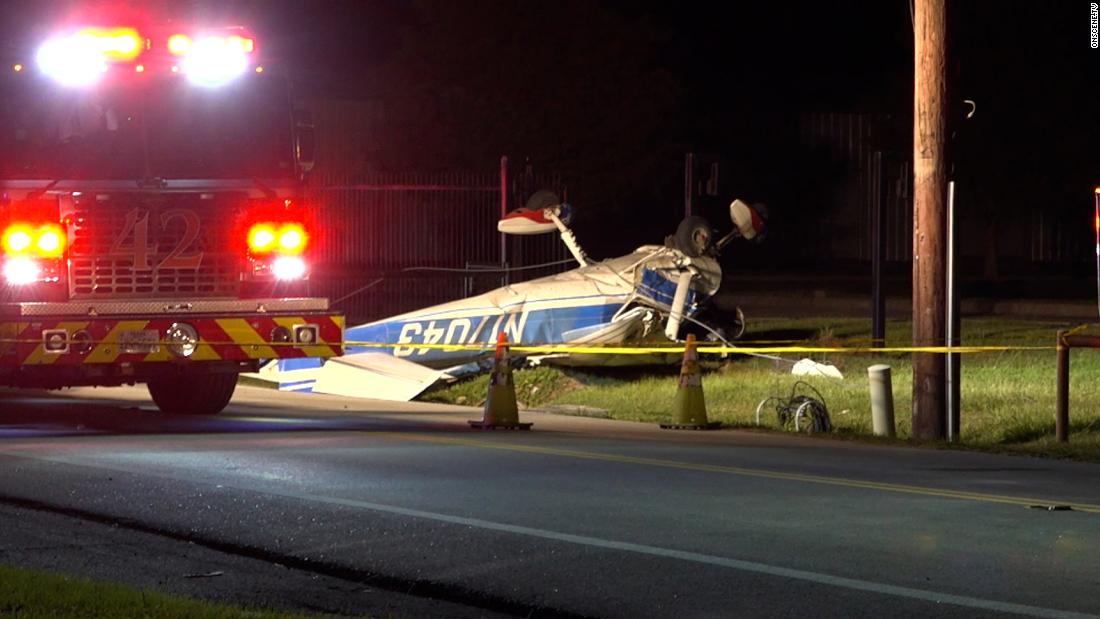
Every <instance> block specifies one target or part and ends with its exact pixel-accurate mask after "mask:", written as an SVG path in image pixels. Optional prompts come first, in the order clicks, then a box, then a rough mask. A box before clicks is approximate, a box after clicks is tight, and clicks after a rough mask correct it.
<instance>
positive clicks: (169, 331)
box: [0, 25, 343, 414]
mask: <svg viewBox="0 0 1100 619" xmlns="http://www.w3.org/2000/svg"><path fill="white" fill-rule="evenodd" d="M258 49H259V46H258V45H257V42H256V40H255V38H254V37H253V36H252V35H251V34H250V33H248V32H247V31H245V30H243V29H241V28H236V27H234V28H216V29H201V30H200V29H189V28H181V27H161V28H157V27H146V26H141V27H135V26H130V25H126V26H117V27H116V26H111V27H76V28H71V29H68V30H65V31H62V32H57V33H55V34H54V35H52V36H49V37H46V38H45V40H43V41H41V43H40V45H39V46H38V47H37V49H36V50H28V51H27V54H28V57H26V58H13V59H11V60H10V63H9V64H8V66H7V67H4V69H5V70H4V71H2V73H3V74H2V75H0V82H2V84H0V192H2V194H0V235H2V236H0V245H2V253H0V268H2V274H0V280H2V283H0V386H9V387H31V388H49V389H54V388H62V387H69V386H77V385H102V386H110V385H121V384H137V383H147V384H148V388H149V392H150V394H151V396H152V398H153V401H154V402H156V404H157V406H158V407H159V408H160V409H161V410H162V411H165V412H171V413H179V414H214V413H217V412H219V411H221V410H222V409H223V408H224V407H225V405H226V404H227V403H228V402H229V399H230V398H231V396H232V394H233V391H234V388H235V386H236V383H237V377H238V374H240V373H242V372H248V371H255V370H256V369H258V367H259V365H260V364H261V363H262V362H263V361H264V360H270V359H280V358H301V357H331V356H336V355H339V354H341V352H342V349H341V346H342V340H343V317H342V316H340V315H339V314H337V313H334V312H332V311H331V310H330V309H329V304H328V301H327V299H321V298H310V297H309V296H308V295H306V294H304V293H305V292H307V291H308V272H309V256H310V254H311V252H313V251H314V250H315V249H316V247H317V245H318V244H319V243H320V242H321V241H323V238H322V237H323V235H322V234H321V232H322V231H321V230H318V229H317V227H316V226H315V225H314V221H313V218H312V216H311V215H312V209H313V207H314V205H311V204H308V203H307V202H306V201H305V200H303V198H302V196H301V193H300V190H301V181H302V180H303V179H304V177H305V174H306V173H308V171H309V168H310V167H312V161H311V159H312V154H311V150H312V134H311V131H312V127H311V125H310V124H309V123H308V118H307V117H306V116H305V115H304V114H302V113H301V112H300V111H297V110H295V109H294V108H293V105H292V102H291V97H290V91H289V88H288V84H287V80H286V79H285V78H283V77H280V76H279V75H277V71H273V70H271V68H270V67H264V66H262V65H261V64H260V63H259V56H258Z"/></svg>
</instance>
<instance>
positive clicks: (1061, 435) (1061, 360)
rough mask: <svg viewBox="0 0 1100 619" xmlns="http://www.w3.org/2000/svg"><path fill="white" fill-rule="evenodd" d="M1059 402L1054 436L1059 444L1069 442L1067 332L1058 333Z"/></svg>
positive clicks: (1055, 416)
mask: <svg viewBox="0 0 1100 619" xmlns="http://www.w3.org/2000/svg"><path fill="white" fill-rule="evenodd" d="M1057 337H1058V342H1057V346H1056V348H1057V350H1058V378H1057V383H1058V400H1057V405H1056V406H1057V408H1056V410H1055V413H1054V436H1055V439H1056V440H1057V441H1058V442H1059V443H1065V442H1067V441H1068V440H1069V343H1068V342H1066V332H1065V331H1059V332H1058V336H1057Z"/></svg>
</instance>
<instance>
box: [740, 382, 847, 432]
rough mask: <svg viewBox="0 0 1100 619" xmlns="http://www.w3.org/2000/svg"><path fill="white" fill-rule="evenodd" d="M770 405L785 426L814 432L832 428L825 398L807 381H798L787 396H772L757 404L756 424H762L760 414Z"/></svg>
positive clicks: (799, 430) (780, 423)
mask: <svg viewBox="0 0 1100 619" xmlns="http://www.w3.org/2000/svg"><path fill="white" fill-rule="evenodd" d="M768 405H772V406H774V407H775V415H776V419H777V421H778V422H779V425H780V426H781V427H783V428H788V429H793V430H794V431H795V432H812V433H819V432H829V431H830V430H832V427H833V426H832V422H830V421H829V409H828V408H827V407H826V406H825V398H824V397H823V396H822V395H821V392H820V391H818V390H817V389H815V388H814V387H813V385H811V384H809V383H807V382H805V381H801V380H800V381H798V382H796V383H795V384H794V385H793V386H792V387H791V393H790V395H788V396H787V397H786V398H784V397H782V396H771V397H768V398H764V399H763V400H761V401H760V404H758V405H757V406H756V425H760V415H761V413H763V411H764V408H765V407H767V406H768Z"/></svg>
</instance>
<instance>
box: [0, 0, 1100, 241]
mask: <svg viewBox="0 0 1100 619" xmlns="http://www.w3.org/2000/svg"><path fill="white" fill-rule="evenodd" d="M949 5H950V6H949V11H948V20H949V27H950V36H949V64H950V75H949V79H950V84H951V88H952V91H951V95H950V96H951V99H952V101H953V105H955V106H956V109H957V110H958V111H959V112H960V113H958V114H956V115H955V117H954V118H953V119H952V120H953V124H952V131H953V132H955V133H956V134H957V135H958V137H957V138H956V140H955V142H954V143H953V145H952V148H953V152H954V161H953V164H954V170H955V177H956V178H957V179H959V181H960V183H965V186H966V191H965V192H964V193H965V195H966V196H967V197H968V198H969V199H968V200H967V202H968V203H969V204H968V205H966V206H967V208H968V209H969V210H970V212H972V213H980V214H981V216H982V217H989V215H990V214H991V213H997V214H1003V215H1004V216H1005V217H1010V216H1011V217H1016V218H1020V217H1026V213H1027V212H1028V211H1029V210H1035V209H1042V210H1044V211H1049V212H1052V213H1068V214H1069V216H1072V217H1076V216H1077V214H1078V213H1083V217H1085V219H1084V221H1085V222H1086V224H1085V231H1086V232H1087V233H1089V234H1091V230H1089V229H1088V222H1089V218H1090V215H1091V208H1092V195H1091V194H1092V192H1091V188H1092V187H1093V186H1095V185H1096V184H1100V156H1098V154H1097V153H1098V152H1100V148H1097V146H1098V145H1100V130H1098V121H1100V114H1098V113H1097V103H1098V100H1100V98H1098V94H1100V93H1098V87H1097V73H1096V71H1097V69H1098V68H1100V50H1093V49H1090V47H1089V3H1088V2H1078V1H1076V0H1074V1H1072V2H1039V1H1031V2H1023V1H997V2H993V1H967V2H954V3H949ZM82 6H83V7H87V6H88V4H87V3H75V2H60V3H42V2H23V3H20V2H9V3H6V4H5V5H4V7H3V9H2V12H0V19H2V25H3V28H4V29H5V32H6V34H7V36H6V37H5V40H7V41H8V45H9V48H10V47H11V46H17V45H20V44H25V43H24V42H25V41H27V40H28V39H33V37H34V36H39V35H38V34H37V32H40V31H42V28H43V26H42V24H49V23H50V22H51V20H56V19H57V18H58V16H62V15H65V14H69V13H71V12H72V11H73V10H74V7H82ZM137 6H138V7H139V8H138V9H134V8H132V7H130V8H127V7H126V5H125V4H124V3H100V4H95V5H93V7H94V11H96V12H97V14H99V15H103V14H110V13H111V12H116V13H118V14H121V15H125V14H128V12H129V11H132V10H141V11H151V12H159V13H161V14H164V15H166V16H168V17H169V18H171V19H175V20H179V21H197V22H204V21H205V22H210V23H218V22H222V23H226V22H231V21H237V22H240V23H244V24H249V25H250V26H251V27H252V28H253V29H254V30H255V31H256V32H257V34H258V37H259V38H260V41H261V43H262V49H263V52H264V54H265V56H266V57H267V58H268V60H267V62H269V63H271V62H278V63H279V64H281V65H282V66H283V67H284V68H286V69H287V71H288V72H289V73H291V74H292V75H293V76H294V79H295V82H296V84H297V87H298V93H299V95H301V96H303V97H307V98H309V97H340V98H359V99H368V100H375V101H381V102H384V105H385V109H386V116H385V122H384V127H382V128H380V129H379V131H378V136H377V139H378V140H379V144H378V145H377V148H376V149H375V150H372V155H371V161H369V162H364V165H366V166H368V168H369V169H370V170H413V169H415V170H486V171H489V170H492V169H493V168H494V166H495V162H496V160H497V158H498V157H499V156H500V155H502V154H507V155H509V156H510V157H512V159H513V161H523V160H530V161H531V163H532V165H534V166H535V167H536V168H537V169H539V170H543V171H552V172H558V173H561V174H562V175H564V176H565V178H567V179H568V181H569V184H570V187H571V192H572V194H573V196H574V197H575V198H576V201H577V202H578V203H583V206H584V209H585V212H587V218H588V225H589V226H594V225H595V223H596V222H597V221H603V220H606V218H618V219H619V220H629V222H633V223H628V227H629V226H631V225H634V226H635V227H639V226H641V227H644V226H643V224H640V223H637V222H638V221H647V222H651V223H652V225H654V226H660V227H661V228H662V229H664V228H668V227H669V226H670V225H675V222H676V220H677V219H678V216H679V210H678V209H680V208H681V204H682V183H683V180H682V179H683V177H682V170H683V156H684V153H685V152H688V151H694V152H700V153H709V154H712V155H714V156H715V157H718V158H721V159H722V161H723V165H725V166H726V178H727V179H728V180H729V181H730V182H731V183H733V184H736V187H730V188H729V190H730V192H731V195H730V196H729V197H734V195H737V196H744V197H747V198H749V199H752V200H760V201H764V202H768V203H769V205H770V206H771V208H772V211H773V216H774V217H783V218H786V219H787V220H789V221H793V220H812V218H813V217H815V213H812V212H807V210H808V208H807V207H806V205H805V204H802V203H800V202H799V200H797V199H795V198H794V197H792V196H794V195H796V194H794V193H792V192H791V191H790V188H791V187H792V186H795V185H797V184H798V183H799V182H800V179H802V178H804V177H805V176H807V174H808V171H807V170H806V169H804V167H805V165H806V164H805V158H804V157H801V156H800V153H799V152H797V149H798V144H797V139H796V137H797V136H795V135H794V129H793V128H794V127H796V126H797V125H798V121H799V118H802V117H804V115H806V114H809V113H814V112H873V113H879V114H889V115H891V116H893V117H895V118H896V119H897V125H898V126H899V127H901V128H902V129H901V130H900V131H898V132H896V135H892V136H891V137H890V140H889V144H887V145H886V146H887V147H889V148H893V149H895V150H897V151H898V152H902V153H907V152H909V151H910V150H911V133H910V129H909V127H908V124H907V123H908V122H909V121H908V119H909V118H910V116H911V108H912V25H911V18H910V7H909V4H908V2H906V1H905V0H888V1H883V0H877V1H866V2H855V1H840V2H834V3H827V2H805V3H799V2H793V3H792V2H788V3H766V2H754V3H748V2H728V3H724V6H721V7H716V6H714V5H713V4H711V3H703V2H697V3H675V2H635V1H616V2H588V1H572V0H566V1H555V2H531V1H527V2H519V1H514V0H465V1H454V0H451V1H417V0H406V1H396V0H394V1H377V2H353V1H350V0H339V1H335V0H333V1H326V0H311V1H308V2H307V1H287V0H280V1H261V0H251V1H229V2H199V1H192V2H166V1H165V2H148V3H140V4H138V5H137ZM962 99H974V100H975V101H976V102H977V114H976V116H975V117H974V118H973V119H971V120H969V121H966V122H962V121H961V110H962V109H963V106H962V103H961V100H962ZM638 213H640V214H645V215H647V218H643V219H638V218H635V217H625V216H626V215H633V214H638ZM583 221H584V220H583V219H582V224H583Z"/></svg>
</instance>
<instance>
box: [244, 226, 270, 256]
mask: <svg viewBox="0 0 1100 619" xmlns="http://www.w3.org/2000/svg"><path fill="white" fill-rule="evenodd" d="M248 248H249V249H251V250H252V251H253V252H255V253H267V252H269V251H271V250H272V249H274V248H275V226H273V225H271V224H266V223H264V224H255V225H253V226H252V228H250V229H249V230H248Z"/></svg>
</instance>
